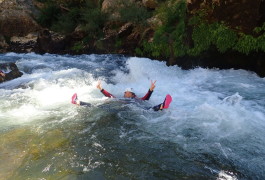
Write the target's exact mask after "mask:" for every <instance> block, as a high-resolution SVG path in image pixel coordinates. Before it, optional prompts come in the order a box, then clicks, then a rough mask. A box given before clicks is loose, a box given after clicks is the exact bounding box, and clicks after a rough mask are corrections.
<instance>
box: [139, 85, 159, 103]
mask: <svg viewBox="0 0 265 180" xmlns="http://www.w3.org/2000/svg"><path fill="white" fill-rule="evenodd" d="M155 83H156V80H155V81H152V80H151V86H150V88H149V89H148V92H147V93H146V95H145V96H144V97H142V98H140V99H142V100H149V99H150V97H151V95H152V93H153V91H154V89H155V87H156V85H155Z"/></svg>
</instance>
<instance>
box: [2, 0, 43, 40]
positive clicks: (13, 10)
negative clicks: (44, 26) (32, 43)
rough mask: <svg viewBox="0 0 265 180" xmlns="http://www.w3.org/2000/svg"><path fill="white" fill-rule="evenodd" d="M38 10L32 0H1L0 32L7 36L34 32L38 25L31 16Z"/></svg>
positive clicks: (38, 27)
mask: <svg viewBox="0 0 265 180" xmlns="http://www.w3.org/2000/svg"><path fill="white" fill-rule="evenodd" d="M37 14H38V11H37V9H36V8H34V5H33V3H32V0H2V1H0V32H1V34H2V35H4V36H7V37H12V36H24V35H27V34H29V33H30V32H36V31H38V30H39V29H40V26H39V25H38V24H37V23H36V22H35V20H34V18H33V16H36V15H37Z"/></svg>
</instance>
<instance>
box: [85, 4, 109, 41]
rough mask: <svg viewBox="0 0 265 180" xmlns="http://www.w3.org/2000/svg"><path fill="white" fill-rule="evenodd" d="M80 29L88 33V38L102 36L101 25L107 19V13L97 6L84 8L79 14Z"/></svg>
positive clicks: (102, 25)
mask: <svg viewBox="0 0 265 180" xmlns="http://www.w3.org/2000/svg"><path fill="white" fill-rule="evenodd" d="M81 20H82V29H83V30H84V31H85V32H87V33H88V35H89V37H90V38H97V39H99V38H100V37H102V36H103V31H102V29H103V27H104V24H105V22H106V20H107V14H105V13H103V12H101V10H100V9H99V8H85V9H83V10H82V14H81Z"/></svg>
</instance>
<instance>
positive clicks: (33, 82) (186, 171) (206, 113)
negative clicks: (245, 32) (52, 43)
mask: <svg viewBox="0 0 265 180" xmlns="http://www.w3.org/2000/svg"><path fill="white" fill-rule="evenodd" d="M0 61H1V62H15V63H16V64H17V66H18V68H19V69H20V70H21V71H22V72H23V73H24V75H23V76H22V77H20V78H17V79H14V80H12V81H8V82H4V83H2V84H0V101H1V108H0V137H2V138H5V137H6V133H8V132H10V131H13V130H16V129H19V128H21V127H30V129H31V130H32V131H33V132H34V133H37V134H41V133H43V136H41V137H42V138H45V137H46V135H45V133H47V132H50V131H51V130H53V131H52V132H55V130H56V129H58V128H59V129H60V128H62V129H63V130H62V134H63V135H62V137H61V139H63V137H64V136H65V133H66V132H65V129H69V130H70V129H75V130H72V131H73V132H75V133H76V134H74V133H72V134H67V135H66V136H65V137H67V138H66V139H64V141H63V142H65V141H67V143H66V144H67V145H65V146H66V149H67V147H68V145H69V147H68V148H69V149H71V151H69V152H68V150H67V153H68V154H69V156H70V157H69V158H68V156H67V157H64V159H65V161H66V164H67V163H69V164H71V166H70V165H69V167H68V166H67V168H69V169H71V170H73V169H74V170H73V171H77V172H79V171H80V172H82V173H84V174H86V175H87V176H85V175H84V177H88V178H89V177H90V178H91V177H96V178H100V177H103V179H112V178H116V177H124V178H125V179H126V178H128V179H130V178H136V179H146V178H154V179H160V178H162V179H164V178H165V179H174V178H176V177H178V178H180V179H182V178H185V177H187V178H188V179H192V178H194V179H200V178H205V179H263V178H265V138H264V137H265V91H264V89H265V79H264V78H260V77H258V76H257V75H256V74H254V73H252V72H248V71H244V70H233V69H230V70H218V69H211V70H209V69H202V68H195V69H192V70H181V69H180V68H179V67H178V66H170V67H168V66H166V64H165V62H159V61H153V60H150V59H147V58H137V57H124V56H120V55H81V56H70V55H64V56H61V55H51V54H45V55H36V54H33V53H30V54H15V53H8V54H2V55H0ZM99 80H100V81H101V82H102V86H103V88H104V89H106V90H107V91H109V92H110V93H112V94H113V95H115V96H117V97H122V95H123V92H124V90H125V89H126V88H127V87H132V88H133V89H134V91H135V93H136V94H137V96H139V97H142V96H144V95H145V93H146V92H147V90H148V88H149V87H150V84H151V82H150V81H151V80H156V81H157V83H156V88H155V90H154V93H153V95H152V96H151V98H150V100H149V102H147V104H148V105H150V106H153V105H157V104H159V103H161V102H163V100H164V98H165V95H166V94H170V95H171V96H172V98H173V101H172V103H171V106H170V108H169V109H167V110H165V111H161V112H153V111H151V110H145V109H142V108H141V107H138V106H137V105H134V104H130V105H119V104H115V103H114V105H115V108H116V107H117V108H116V109H115V108H113V109H112V107H111V105H110V107H109V109H108V110H106V109H100V108H96V107H97V106H99V105H102V104H104V103H106V102H108V99H107V98H106V97H104V96H103V95H102V94H101V93H100V92H99V90H98V89H97V88H96V85H97V82H98V81H99ZM74 93H77V94H78V98H79V99H80V100H82V101H85V102H89V103H91V104H93V105H95V107H94V108H90V109H89V108H85V107H78V106H75V105H72V104H71V96H72V95H73V94H74ZM120 106H122V108H123V109H119V108H120ZM124 109H125V110H124ZM102 118H103V119H104V120H102ZM108 119H109V120H108ZM113 119H116V120H115V121H113V122H112V121H111V120H113ZM110 122H112V123H111V125H110V124H109V123H110ZM115 122H116V123H117V124H115ZM81 124H82V125H81ZM107 125H110V126H111V127H112V128H110V127H109V126H107ZM104 126H105V128H106V129H107V130H106V131H102V129H101V128H104ZM117 126H118V127H117ZM95 127H97V128H95ZM108 128H110V129H108ZM92 129H93V131H92ZM103 132H104V133H106V136H104V133H103ZM107 132H108V133H107ZM56 133H58V134H60V133H61V132H60V133H59V132H57V131H56ZM90 133H91V134H90ZM101 133H103V134H101ZM101 136H104V138H103V137H101ZM109 136H114V137H116V138H117V140H115V141H114V140H113V143H112V145H111V147H112V148H110V151H107V150H106V149H108V146H109V144H108V143H107V142H108V141H106V142H105V141H104V142H105V143H100V142H98V141H96V140H95V137H96V139H97V138H99V137H101V138H102V139H103V140H104V139H106V138H108V137H109ZM8 138H10V137H9V136H8ZM51 138H56V137H53V136H52V137H51ZM89 138H91V139H90V141H89V142H92V141H93V143H92V145H91V144H90V145H89V142H88V140H87V139H89ZM73 139H76V141H73ZM102 139H101V141H103V140H102ZM15 140H18V139H15ZM94 140H95V142H94ZM6 141H9V140H8V139H6ZM68 141H69V142H68ZM77 141H78V143H77ZM109 141H111V140H109ZM114 142H115V143H116V146H114V145H115V143H114ZM130 142H134V143H132V144H130ZM136 142H137V143H136ZM126 143H128V144H127V145H128V147H131V148H133V146H134V145H135V146H136V147H138V148H140V149H141V148H142V149H143V150H144V152H146V153H147V152H148V153H147V154H149V155H147V154H145V153H144V152H141V153H143V156H141V155H139V154H137V155H135V154H134V153H133V152H131V150H130V149H126V148H125V149H123V150H122V149H119V148H118V149H116V150H114V149H115V148H117V147H121V146H122V145H123V144H126ZM149 143H150V144H149ZM87 144H88V145H87ZM83 146H88V147H90V148H92V149H93V148H94V149H93V150H95V149H96V150H97V151H98V153H99V154H101V155H100V156H99V157H98V160H97V161H92V160H91V159H93V158H92V155H91V156H90V155H88V154H86V153H88V150H87V149H83V148H81V147H83ZM6 147H7V148H6V149H5V150H6V151H7V150H8V147H9V146H6ZM56 147H57V146H56ZM73 147H75V148H73ZM77 147H78V148H77ZM2 148H3V149H4V147H2ZM19 148H21V147H19ZM28 149H32V147H28ZM88 149H89V148H88ZM111 149H112V150H113V152H112V151H111ZM61 151H62V152H64V151H63V150H61ZM91 151H92V150H91ZM91 151H89V152H91ZM139 151H140V150H139ZM73 152H74V153H73ZM116 152H117V153H119V154H122V153H124V154H126V157H127V160H123V159H121V160H120V164H123V167H122V168H121V169H122V171H120V172H119V171H118V170H117V171H116V170H114V169H115V168H114V167H113V168H111V166H110V165H109V164H108V163H107V161H105V160H104V158H106V156H107V157H108V158H110V157H112V156H113V153H114V154H115V153H116ZM30 153H32V151H29V152H28V154H30ZM42 153H43V152H42ZM64 153H65V154H67V153H66V152H64ZM91 153H92V152H91ZM14 154H15V152H14ZM73 154H74V155H73ZM84 154H85V155H84ZM92 154H93V153H92ZM106 154H107V155H106ZM105 155H106V156H105ZM144 155H145V156H144ZM1 156H3V155H1ZM115 156H117V158H119V156H118V155H117V154H115ZM147 156H149V158H150V159H149V158H147ZM26 157H27V156H26ZM54 157H56V156H54ZM73 157H74V158H73ZM77 157H80V158H77ZM84 157H86V158H84ZM93 157H95V154H94V155H93ZM100 157H104V158H102V159H101V158H100ZM41 158H43V161H42V163H43V164H42V165H40V164H38V167H39V170H38V169H37V170H36V169H34V168H33V169H34V172H36V173H37V174H38V176H37V175H36V177H39V178H40V177H42V175H43V174H45V173H47V172H50V174H49V176H48V175H47V176H43V177H44V178H49V177H51V178H53V177H57V176H53V175H52V174H53V173H52V171H53V172H57V170H58V167H57V166H56V163H58V161H60V160H57V161H56V163H55V162H54V161H52V163H51V162H50V163H45V162H48V161H49V160H48V159H49V158H48V157H47V159H46V158H45V155H43V154H41ZM108 158H106V159H108ZM137 158H139V159H145V158H147V159H146V160H144V161H141V160H139V161H137ZM156 158H157V159H156ZM67 159H68V160H67ZM73 159H74V160H73ZM84 159H85V160H84ZM110 159H111V160H112V161H113V164H115V163H116V159H112V158H110ZM125 159H126V158H125ZM2 160H3V158H2ZM135 161H136V162H138V165H139V167H141V168H140V169H139V171H140V172H141V173H140V172H138V171H136V170H135V168H136V169H137V167H138V166H135V165H134V163H133V162H135ZM0 163H2V162H1V157H0ZM23 163H24V164H23ZM23 163H22V165H24V166H25V167H26V166H27V165H28V164H30V165H28V166H32V167H33V166H34V162H31V161H26V160H25V159H24V162H23ZM31 163H33V164H31ZM113 164H112V165H113ZM117 164H119V163H117ZM117 164H116V165H117ZM148 164H155V165H153V166H148ZM117 166H118V165H117ZM127 166H128V167H127ZM77 167H79V168H80V169H79V170H76V168H77ZM103 167H104V168H103ZM132 167H133V168H132ZM156 167H157V168H156ZM10 168H11V169H12V168H13V169H12V170H13V171H14V173H15V172H20V171H17V167H16V166H15V165H13V166H12V167H10ZM20 168H21V167H20ZM100 168H103V170H102V169H100ZM22 169H23V167H22ZM33 169H32V171H33ZM93 170H96V172H100V175H99V174H97V173H96V174H95V172H94V174H92V175H91V174H90V173H91V172H93ZM108 171H109V174H111V175H112V176H111V175H109V176H107V175H106V174H107V173H108ZM1 174H2V175H5V176H6V177H30V176H27V175H25V174H23V173H21V174H23V176H22V175H21V174H19V173H17V174H16V176H15V175H14V174H13V176H11V175H6V174H5V173H4V172H1V171H0V175H1ZM70 174H71V173H69V174H68V175H66V176H65V177H69V178H70V177H72V178H73V179H79V178H83V177H81V176H79V175H78V173H77V175H75V176H73V175H70ZM104 174H105V175H104ZM20 175H21V176H20ZM97 175H98V176H97ZM159 177H160V178H159Z"/></svg>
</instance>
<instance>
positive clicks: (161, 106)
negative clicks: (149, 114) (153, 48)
mask: <svg viewBox="0 0 265 180" xmlns="http://www.w3.org/2000/svg"><path fill="white" fill-rule="evenodd" d="M155 83H156V81H151V86H150V88H149V89H148V92H147V93H146V95H145V96H144V97H142V98H138V97H137V96H136V95H135V93H134V91H133V89H132V88H126V89H125V91H124V95H123V97H124V98H128V99H136V100H142V101H146V100H149V99H150V97H151V95H152V93H153V91H154V89H155V87H156V85H155ZM97 88H98V89H99V90H100V92H101V93H102V94H103V95H104V96H106V97H109V98H116V97H115V96H113V95H112V94H111V93H109V92H108V91H106V90H105V89H103V88H102V86H101V82H100V81H99V82H98V85H97ZM171 101H172V97H171V96H170V95H169V94H168V95H167V96H166V98H165V100H164V102H163V103H160V104H158V105H156V106H154V107H153V108H152V109H153V110H154V111H159V110H162V109H166V108H168V107H169V105H170V103H171ZM72 104H76V105H79V106H91V104H89V103H86V102H83V101H79V100H78V98H77V94H76V93H75V94H74V95H73V96H72Z"/></svg>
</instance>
